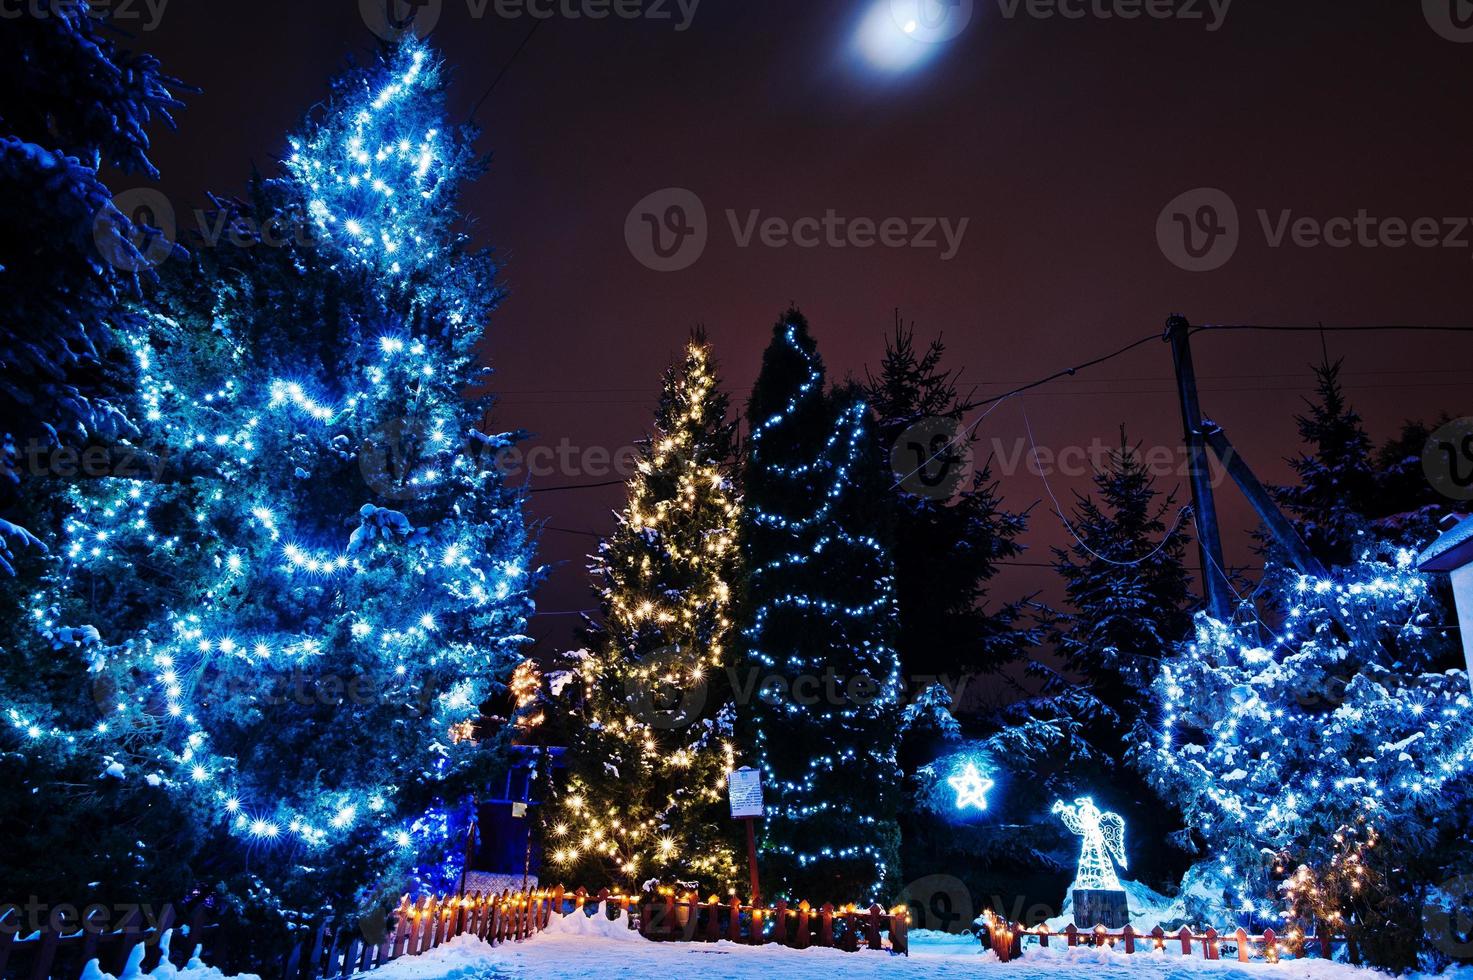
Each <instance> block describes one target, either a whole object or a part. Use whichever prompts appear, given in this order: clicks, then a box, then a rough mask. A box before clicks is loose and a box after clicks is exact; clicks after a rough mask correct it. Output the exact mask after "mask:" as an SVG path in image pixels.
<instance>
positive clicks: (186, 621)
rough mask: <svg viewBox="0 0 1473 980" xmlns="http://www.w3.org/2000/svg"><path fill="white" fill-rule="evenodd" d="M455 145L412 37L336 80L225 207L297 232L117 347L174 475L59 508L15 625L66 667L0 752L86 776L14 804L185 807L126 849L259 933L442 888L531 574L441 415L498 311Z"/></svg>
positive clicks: (115, 484) (459, 392)
mask: <svg viewBox="0 0 1473 980" xmlns="http://www.w3.org/2000/svg"><path fill="white" fill-rule="evenodd" d="M473 135H474V134H473V132H472V131H471V130H469V129H467V128H460V127H456V126H454V125H451V124H449V123H447V121H446V118H445V106H444V93H443V85H442V82H441V77H440V67H439V65H438V64H437V63H436V61H435V59H434V56H433V55H432V53H431V52H430V51H429V50H428V49H426V48H425V47H423V46H421V45H419V44H418V43H416V42H414V41H413V40H412V39H410V40H408V41H406V42H405V43H403V44H402V45H400V46H398V47H396V48H393V49H392V50H389V51H387V52H386V53H385V54H384V56H383V57H382V59H381V60H379V61H378V62H376V63H374V64H373V65H371V66H370V67H367V68H365V69H361V70H354V71H352V72H350V73H348V74H347V75H345V76H344V77H343V78H341V79H339V80H338V82H337V84H336V85H335V86H334V94H333V97H332V99H331V101H330V103H329V104H328V107H327V108H326V110H325V111H324V112H323V113H321V114H320V115H318V116H317V117H316V118H315V119H314V120H313V121H311V122H308V123H307V124H306V125H305V126H304V129H303V131H302V132H301V133H300V134H299V135H298V136H297V137H296V138H295V139H293V140H292V141H291V146H292V150H291V153H290V156H289V157H288V159H287V161H286V175H285V176H284V177H282V178H280V179H278V180H273V181H269V182H266V183H263V184H258V185H256V186H255V188H254V190H253V197H252V201H251V203H250V204H232V205H230V208H231V210H230V212H229V214H227V215H226V218H227V219H228V220H230V221H232V222H234V223H236V224H237V225H238V226H239V227H242V228H251V227H255V228H264V227H267V226H268V225H270V224H271V223H273V222H276V223H278V224H282V225H285V224H288V223H291V222H294V221H298V222H299V221H302V220H306V221H309V222H310V227H311V228H312V229H313V230H314V232H315V234H311V235H307V234H302V235H293V236H287V237H286V239H285V241H284V242H282V243H280V244H279V246H278V247H272V246H268V245H267V244H266V243H256V242H252V241H249V240H247V241H242V242H240V243H237V244H232V243H231V242H230V241H229V240H228V239H229V236H226V238H222V244H221V246H220V247H219V248H211V249H201V250H199V255H198V258H197V260H196V261H195V262H194V263H192V264H188V265H186V264H184V263H171V264H170V265H169V266H166V267H165V269H164V270H163V272H164V275H163V283H162V286H163V288H162V290H161V293H160V296H159V298H158V310H159V311H158V312H156V313H147V314H145V315H144V316H143V321H142V325H141V328H140V329H138V330H136V331H134V332H132V333H130V334H129V335H128V344H129V347H130V349H131V355H132V357H133V358H134V360H135V362H136V366H137V370H138V375H139V391H138V394H137V409H136V411H137V415H138V417H139V419H140V426H142V427H143V428H144V429H145V430H146V431H145V435H146V438H148V439H149V440H150V444H152V445H158V446H161V447H165V448H166V450H167V464H168V465H169V466H171V467H173V466H180V467H187V468H188V469H189V470H190V472H192V473H193V474H194V475H193V478H192V479H190V480H188V481H179V482H174V483H170V482H156V481H153V480H149V479H147V478H141V479H125V478H110V479H104V480H98V481H94V482H91V483H88V484H85V485H79V486H77V487H76V488H74V490H73V491H72V493H71V495H70V498H69V501H68V503H69V506H70V513H69V514H68V516H67V517H66V519H65V522H64V524H63V526H62V535H61V539H60V540H59V541H58V542H56V547H55V548H54V549H53V550H54V551H55V553H56V556H57V560H56V562H55V564H54V566H53V568H52V569H51V574H50V577H49V579H48V581H47V582H46V584H45V588H43V589H42V590H40V591H38V592H37V593H36V594H35V595H34V596H33V597H31V600H30V601H29V602H28V603H27V608H26V610H25V611H26V614H27V616H28V618H29V619H30V622H31V625H32V627H33V632H32V639H31V640H30V642H29V650H28V652H29V654H30V655H32V656H37V657H39V656H43V655H49V656H51V657H52V658H54V659H56V660H60V661H63V662H65V664H66V667H67V669H69V670H72V671H75V669H76V668H75V664H76V663H82V664H85V670H86V671H87V672H88V675H89V677H90V684H89V685H87V686H85V687H81V688H78V689H75V690H73V691H72V692H71V693H70V698H69V700H62V701H58V700H56V699H53V700H51V701H47V700H45V699H43V698H39V697H38V698H36V699H34V700H32V701H29V702H26V703H15V702H13V703H12V704H11V705H9V706H8V711H7V720H8V722H9V724H7V725H6V726H5V739H6V741H7V743H9V745H8V746H7V749H8V750H10V749H16V750H23V751H25V752H26V753H28V754H30V755H34V756H37V757H42V758H46V759H48V760H50V761H51V764H52V765H53V766H54V767H57V768H58V769H66V768H67V767H73V768H75V767H76V766H78V765H85V766H88V767H91V769H92V770H93V774H92V777H91V785H90V786H84V787H82V788H80V789H77V790H72V789H69V788H68V787H66V786H63V785H58V784H57V783H56V782H55V781H54V780H53V781H51V782H49V783H45V784H43V783H41V782H39V781H38V782H37V783H36V790H37V792H38V795H40V796H41V798H43V799H46V800H48V801H50V802H51V803H52V804H53V805H55V806H57V807H67V806H73V805H78V803H79V801H78V800H77V799H74V798H73V797H76V796H78V795H85V794H86V793H87V792H89V791H90V790H91V788H92V787H95V786H104V787H105V786H108V785H110V784H111V783H113V782H123V783H127V784H130V785H132V784H137V785H146V786H148V787H149V788H150V792H152V793H154V794H156V795H157V797H158V799H159V800H160V802H161V803H162V802H164V801H167V800H179V801H182V802H181V803H180V804H178V805H181V806H187V807H188V808H189V810H190V812H191V815H192V817H193V819H192V820H191V822H190V825H189V831H190V833H192V834H193V835H194V838H195V839H192V840H191V839H190V838H189V837H188V836H187V835H183V834H181V835H178V836H176V837H174V838H160V839H155V840H152V841H149V842H148V843H149V844H150V845H151V846H152V847H153V848H158V849H164V848H168V849H170V851H171V853H170V858H171V860H172V861H174V862H176V863H178V864H180V865H184V864H186V863H188V864H190V865H192V868H191V869H192V871H193V874H194V876H195V880H196V881H197V882H198V883H199V884H201V885H204V886H210V885H214V886H216V887H218V888H219V889H221V890H222V891H223V892H224V893H225V894H226V895H227V897H228V900H229V901H231V902H234V903H238V904H240V905H243V906H245V907H246V908H248V909H250V910H252V911H253V912H255V913H262V914H264V915H265V917H266V919H267V920H273V921H277V922H280V921H281V918H282V917H281V916H279V915H277V913H292V912H297V911H301V910H306V909H317V908H320V907H322V906H330V907H333V908H335V909H337V910H339V911H348V910H350V909H351V908H353V907H355V906H356V904H357V902H358V896H359V894H360V890H362V889H371V888H373V887H374V886H376V885H377V886H378V887H379V891H378V892H377V893H376V894H379V895H382V896H384V897H385V899H386V900H390V901H391V900H392V897H393V896H396V895H397V893H398V892H399V891H400V890H405V889H409V888H413V887H416V886H419V887H438V888H443V887H446V886H447V885H449V884H451V883H452V882H451V881H449V880H448V879H447V877H446V875H445V874H444V873H443V872H442V869H441V868H439V867H438V866H437V864H436V861H437V859H438V858H441V857H444V856H445V855H446V854H447V853H448V852H449V847H450V844H451V840H450V835H451V829H452V825H453V821H454V819H455V814H456V813H457V812H458V810H459V808H460V807H461V805H462V804H463V802H464V801H465V800H466V798H467V797H468V795H469V794H470V793H471V792H473V791H475V790H477V789H478V788H479V787H480V786H481V785H483V783H484V781H485V780H486V779H487V777H488V776H489V775H490V774H491V773H492V772H494V770H495V767H496V766H497V765H498V761H499V756H498V754H497V753H495V752H493V751H488V749H487V748H486V747H485V746H484V745H482V744H478V743H482V742H484V741H486V740H492V739H495V738H496V737H497V734H498V733H497V732H496V731H495V730H493V728H492V727H489V726H486V725H484V724H482V719H481V716H480V711H479V706H480V705H481V704H482V703H483V702H485V701H486V700H487V699H488V697H489V696H490V695H492V694H493V693H495V692H497V691H498V690H501V689H503V688H504V682H505V680H506V679H507V678H508V676H509V675H510V674H511V672H512V670H513V668H514V667H515V665H516V664H517V662H518V660H519V651H521V649H522V648H523V647H524V645H525V644H526V643H528V642H529V640H528V638H527V637H526V636H525V627H526V623H527V619H528V617H529V616H530V615H531V613H532V601H531V590H532V588H533V586H534V585H535V583H536V582H537V580H538V578H539V576H540V570H539V569H538V568H537V567H536V566H535V565H534V564H533V557H532V551H531V541H530V540H529V537H528V534H527V531H526V528H525V526H524V523H523V519H522V513H521V498H520V494H519V492H518V491H516V490H514V489H511V488H508V487H506V486H505V485H503V484H502V482H501V480H500V477H499V473H498V472H497V469H496V458H495V452H496V450H498V449H499V448H501V447H503V446H505V445H507V444H509V443H510V442H511V441H512V440H513V439H514V435H512V434H503V435H494V436H493V435H487V434H485V433H483V432H481V431H479V430H478V429H477V427H476V426H477V423H478V421H480V420H481V419H482V418H483V415H484V412H485V411H487V410H488V408H489V402H488V401H487V399H486V398H484V397H483V398H470V399H467V398H465V397H464V393H465V392H466V391H467V390H482V391H483V390H484V382H485V380H486V375H487V369H486V368H484V367H483V366H482V365H481V363H480V361H479V358H478V355H477V349H476V348H477V345H478V342H479V341H480V340H481V337H482V334H483V330H484V328H485V326H486V323H487V319H488V316H489V314H490V313H491V311H492V310H493V308H494V307H495V305H496V303H497V300H498V292H497V289H496V287H495V286H494V285H493V283H494V280H495V272H496V269H495V265H494V263H493V262H492V260H491V257H490V256H489V255H488V254H486V253H484V252H480V251H473V250H471V249H469V248H468V245H467V240H466V238H465V236H464V234H463V233H462V232H460V231H459V230H458V229H457V228H456V225H455V222H456V215H457V212H456V210H455V201H456V190H457V187H458V185H459V184H460V182H461V181H462V180H464V179H466V178H468V177H471V176H473V175H474V174H475V172H476V167H475V158H474V156H473V154H472V151H471V148H470V141H471V139H472V137H473ZM303 216H305V218H304V217H303ZM89 691H90V692H91V694H92V695H93V696H89V693H88V692H89ZM54 693H55V694H57V695H59V696H60V695H64V694H65V693H66V692H54ZM89 710H90V714H91V716H92V717H91V721H90V723H89V724H88V725H87V726H86V727H85V728H83V727H81V726H79V725H78V724H77V722H78V719H79V715H81V714H84V713H87V712H88V711H89ZM9 754H10V751H7V752H6V755H9ZM110 816H112V817H114V818H116V819H123V820H128V819H138V815H134V814H128V813H121V814H112V815H110ZM148 893H150V894H152V893H153V892H152V891H150V892H148Z"/></svg>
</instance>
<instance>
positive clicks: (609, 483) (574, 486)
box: [527, 480, 628, 493]
mask: <svg viewBox="0 0 1473 980" xmlns="http://www.w3.org/2000/svg"><path fill="white" fill-rule="evenodd" d="M626 482H628V481H626V480H605V481H603V482H602V483H564V484H562V485H561V486H556V487H528V488H527V492H528V493H551V492H552V491H554V490H592V489H593V488H594V487H617V486H623V485H624V484H625V483H626Z"/></svg>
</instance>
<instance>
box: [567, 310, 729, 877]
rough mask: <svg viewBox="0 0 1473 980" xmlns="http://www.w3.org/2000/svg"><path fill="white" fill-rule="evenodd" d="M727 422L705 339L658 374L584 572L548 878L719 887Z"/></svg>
mask: <svg viewBox="0 0 1473 980" xmlns="http://www.w3.org/2000/svg"><path fill="white" fill-rule="evenodd" d="M735 430H736V423H735V422H734V421H731V420H729V419H728V418H727V398H726V395H725V394H724V393H723V392H722V391H721V389H720V377H719V375H718V374H717V370H716V365H715V363H714V362H713V360H712V357H711V351H710V348H709V346H708V345H707V343H706V341H705V337H704V336H703V335H701V334H699V333H698V334H697V335H696V336H695V337H694V338H693V339H692V340H691V342H690V343H689V344H688V345H687V347H686V349H685V353H684V355H683V357H682V358H681V359H680V361H679V362H678V363H677V364H675V365H673V366H671V367H670V368H669V369H668V370H667V371H666V373H665V376H664V380H663V383H662V385H661V391H660V400H659V404H658V407H657V408H656V410H655V420H654V431H653V433H652V434H651V436H650V438H649V439H648V440H647V441H646V442H645V443H644V444H643V446H642V447H641V450H640V454H639V458H638V463H637V471H636V472H635V473H634V475H633V476H632V477H631V479H630V481H629V486H628V502H627V503H626V505H625V507H624V509H623V511H622V512H621V513H620V514H619V523H618V528H617V529H616V530H615V531H614V533H613V535H612V536H610V537H609V539H608V540H606V541H605V542H603V544H602V546H601V547H600V549H599V553H598V556H597V559H596V561H595V563H594V565H593V568H592V570H593V572H594V575H595V576H596V579H597V581H598V592H599V600H600V606H601V608H602V612H603V620H604V622H603V628H602V630H601V632H600V633H599V634H598V636H597V637H596V639H595V642H594V644H593V646H592V649H591V650H590V651H589V652H588V656H586V657H585V658H583V659H582V660H581V663H580V664H579V666H578V671H579V673H580V674H581V679H582V682H583V685H584V692H583V694H584V697H583V702H582V706H581V709H580V711H579V713H578V715H577V716H576V718H575V719H574V720H573V723H572V724H571V725H570V726H569V727H570V735H571V738H572V744H571V745H570V749H569V753H568V767H569V770H570V772H569V776H568V780H567V783H566V785H565V787H563V788H562V790H561V792H560V794H559V797H558V799H557V800H556V801H555V804H554V806H553V807H551V808H550V810H551V812H550V813H549V814H548V815H547V816H546V817H545V819H544V824H545V826H544V828H543V832H544V836H545V839H546V842H547V851H548V853H549V855H550V857H551V858H552V861H553V864H554V866H555V868H556V870H557V872H558V873H559V874H568V875H571V876H573V877H574V878H575V879H576V880H577V881H578V882H579V883H581V884H587V885H589V886H594V885H598V884H601V883H610V884H618V885H623V886H625V887H630V886H633V885H636V884H638V883H639V882H640V881H645V880H648V879H650V878H659V879H663V880H666V881H673V880H680V881H695V882H698V883H699V884H700V886H702V887H703V889H704V893H711V892H714V891H719V892H721V893H722V894H725V892H726V890H727V888H729V887H730V886H731V885H732V884H733V883H734V882H735V881H736V880H737V879H738V878H739V877H740V873H741V867H742V865H741V864H740V863H739V854H738V851H737V849H736V846H735V837H734V832H733V829H732V828H733V824H732V821H731V819H730V816H729V815H728V813H727V811H726V794H725V787H726V774H727V773H728V772H730V771H731V770H732V769H733V768H734V766H735V744H734V732H733V724H734V720H735V713H734V708H733V705H732V687H731V676H732V671H731V666H732V653H733V651H732V632H733V630H734V628H735V627H734V622H733V616H734V611H733V607H734V604H735V603H736V600H737V597H738V595H739V594H740V589H741V579H742V560H741V552H740V549H739V547H738V544H737V529H738V521H739V519H740V515H741V498H740V496H739V495H738V493H737V492H736V489H735V487H734V485H733V474H732V464H733V462H734V459H733V456H734V452H735Z"/></svg>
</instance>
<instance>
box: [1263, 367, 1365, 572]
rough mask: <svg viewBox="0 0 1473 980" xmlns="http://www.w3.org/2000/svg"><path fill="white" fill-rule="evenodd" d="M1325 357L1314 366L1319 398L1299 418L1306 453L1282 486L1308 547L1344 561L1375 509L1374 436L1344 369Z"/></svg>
mask: <svg viewBox="0 0 1473 980" xmlns="http://www.w3.org/2000/svg"><path fill="white" fill-rule="evenodd" d="M1342 363H1343V362H1341V361H1336V362H1334V363H1333V364H1332V363H1330V361H1329V359H1328V358H1326V359H1325V360H1324V361H1322V362H1321V363H1320V364H1319V365H1318V366H1317V367H1316V368H1315V369H1314V372H1315V379H1316V385H1315V397H1314V398H1313V399H1307V400H1306V404H1307V405H1308V408H1309V411H1308V412H1307V413H1306V414H1304V415H1299V416H1296V417H1295V421H1296V422H1297V423H1298V425H1299V438H1300V439H1301V441H1303V442H1304V444H1305V446H1307V447H1308V451H1307V452H1305V453H1302V454H1301V455H1299V456H1298V457H1297V458H1295V459H1293V460H1291V461H1290V463H1291V465H1292V466H1293V467H1294V472H1295V473H1297V474H1298V476H1299V483H1298V485H1296V486H1290V487H1280V488H1278V490H1277V497H1278V499H1279V502H1280V503H1281V504H1282V505H1283V506H1284V507H1285V509H1287V510H1288V512H1289V514H1290V516H1291V518H1292V519H1293V521H1294V523H1295V525H1296V526H1297V528H1298V530H1299V535H1300V537H1302V538H1303V539H1304V543H1305V544H1306V545H1308V546H1309V549H1310V551H1312V552H1313V553H1314V555H1315V556H1316V557H1317V558H1319V560H1320V561H1322V562H1324V563H1325V564H1326V565H1346V564H1349V563H1350V562H1352V561H1354V560H1357V559H1358V558H1359V557H1360V556H1359V554H1358V553H1357V551H1358V549H1359V548H1361V547H1364V546H1365V544H1366V542H1367V540H1368V539H1367V538H1366V536H1365V533H1366V520H1367V515H1370V514H1372V513H1374V512H1375V510H1376V509H1377V503H1376V499H1377V495H1378V491H1377V485H1376V483H1377V481H1376V474H1375V470H1374V465H1373V448H1372V444H1371V439H1370V437H1369V436H1368V435H1366V432H1365V429H1364V428H1363V427H1362V425H1361V418H1360V415H1359V414H1358V413H1357V412H1356V411H1355V409H1354V408H1352V407H1351V406H1350V403H1349V402H1348V401H1347V399H1346V397H1345V390H1344V388H1343V387H1342V386H1341V384H1340V367H1341V364H1342Z"/></svg>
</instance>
